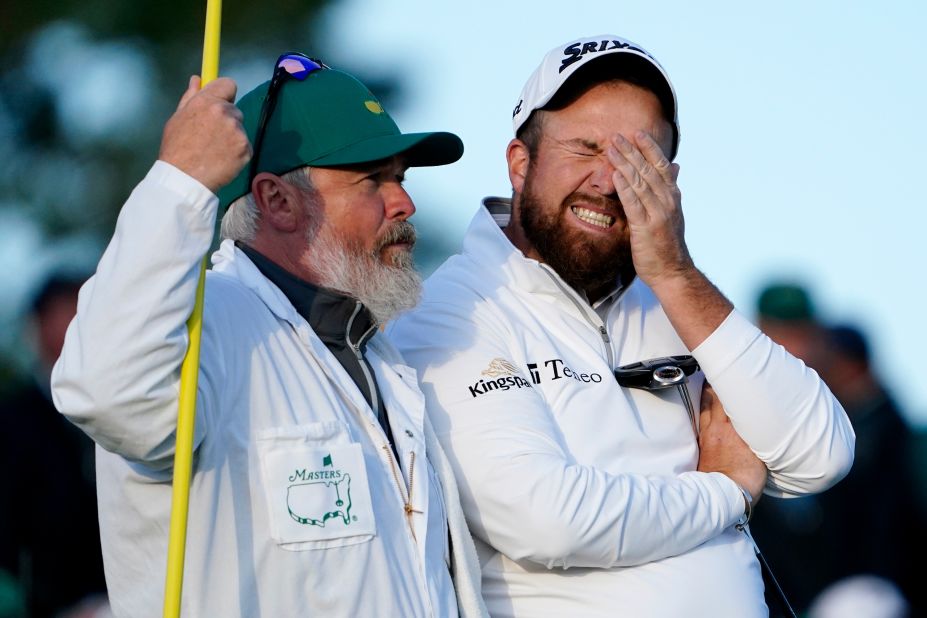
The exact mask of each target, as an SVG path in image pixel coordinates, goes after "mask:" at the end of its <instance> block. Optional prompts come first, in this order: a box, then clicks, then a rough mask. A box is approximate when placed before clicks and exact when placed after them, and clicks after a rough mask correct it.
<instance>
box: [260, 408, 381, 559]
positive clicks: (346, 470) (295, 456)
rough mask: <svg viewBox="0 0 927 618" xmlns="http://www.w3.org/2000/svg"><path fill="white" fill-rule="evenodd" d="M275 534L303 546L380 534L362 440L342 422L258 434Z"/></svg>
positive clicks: (284, 544)
mask: <svg viewBox="0 0 927 618" xmlns="http://www.w3.org/2000/svg"><path fill="white" fill-rule="evenodd" d="M256 442H257V450H258V456H259V459H260V465H261V479H262V481H263V485H264V494H265V499H266V500H267V508H268V512H269V517H270V522H271V535H272V537H273V539H274V541H275V542H276V543H277V544H278V545H279V546H280V547H281V548H283V549H286V550H290V551H302V550H310V549H326V548H330V547H344V546H347V545H355V544H358V543H365V542H367V541H370V540H371V539H372V538H373V537H374V536H376V532H377V530H376V522H375V520H374V513H373V504H372V503H371V500H370V489H369V486H368V484H367V468H366V466H365V464H364V454H363V451H362V449H361V445H360V444H357V443H355V442H351V437H350V434H349V433H348V431H347V428H346V427H345V426H344V425H343V424H342V423H340V422H338V421H328V422H318V423H308V424H306V425H298V426H291V427H278V428H274V429H269V430H265V431H262V432H260V433H259V434H257V438H256Z"/></svg>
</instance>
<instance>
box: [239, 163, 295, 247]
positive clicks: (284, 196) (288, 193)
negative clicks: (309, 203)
mask: <svg viewBox="0 0 927 618" xmlns="http://www.w3.org/2000/svg"><path fill="white" fill-rule="evenodd" d="M297 191H298V189H297V188H296V187H294V186H293V185H291V184H289V183H287V182H284V181H283V180H282V179H281V178H280V177H279V176H275V175H274V174H271V173H269V172H261V173H260V174H258V175H257V176H255V178H254V182H252V183H251V192H252V194H253V195H254V202H255V204H256V205H257V208H258V210H259V211H260V213H261V221H262V222H264V223H265V224H266V225H268V226H269V227H270V228H271V229H273V230H274V231H276V232H280V233H289V232H294V231H296V229H297V228H298V227H299V217H300V215H301V214H302V206H301V205H300V200H299V195H298V193H297Z"/></svg>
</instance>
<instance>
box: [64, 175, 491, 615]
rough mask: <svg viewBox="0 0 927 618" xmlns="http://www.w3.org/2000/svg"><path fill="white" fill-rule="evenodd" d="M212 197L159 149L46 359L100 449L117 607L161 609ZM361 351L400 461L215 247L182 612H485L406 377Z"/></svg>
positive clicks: (266, 296)
mask: <svg viewBox="0 0 927 618" xmlns="http://www.w3.org/2000/svg"><path fill="white" fill-rule="evenodd" d="M217 207H218V200H217V199H216V197H215V196H214V195H212V194H211V193H210V192H209V191H208V190H207V189H206V188H205V187H203V186H202V185H200V184H199V183H198V182H196V181H195V180H193V179H192V178H190V177H188V176H186V175H185V174H183V173H182V172H180V171H179V170H177V169H176V168H173V167H171V166H170V165H167V164H166V163H162V162H159V163H156V164H155V166H154V167H153V168H152V170H151V171H150V172H149V174H148V176H147V177H146V178H145V180H144V181H142V183H141V184H140V185H139V186H138V187H137V188H136V190H135V191H134V192H133V194H132V196H131V197H130V198H129V200H128V202H127V203H126V204H125V206H124V208H123V210H122V212H121V214H120V216H119V221H118V223H117V226H116V232H115V235H114V237H113V240H112V241H111V243H110V245H109V247H108V248H107V250H106V252H105V254H104V256H103V258H102V260H101V262H100V265H99V267H98V269H97V272H96V274H95V276H94V277H93V278H92V279H91V280H90V281H89V282H88V283H87V284H86V285H85V287H84V288H83V289H82V290H81V293H80V299H79V303H78V311H77V317H76V319H75V320H74V322H73V323H72V324H71V326H70V328H69V329H68V333H67V339H66V342H65V346H64V350H63V353H62V356H61V358H60V360H59V361H58V363H57V365H56V366H55V369H54V374H53V378H52V385H53V389H54V396H55V402H56V405H57V406H58V408H59V409H60V410H61V411H62V412H63V413H64V414H66V415H67V416H68V417H69V418H70V419H71V420H72V421H73V422H75V423H76V424H77V425H79V426H80V427H81V428H82V429H83V430H84V431H85V432H87V433H88V434H89V435H90V436H91V437H93V439H94V440H96V442H97V443H98V445H99V448H98V449H97V457H98V458H97V474H98V492H99V505H100V519H101V535H102V543H103V553H104V561H105V568H106V579H107V585H108V589H109V594H110V599H111V603H112V605H113V608H114V610H115V612H116V614H117V615H119V616H129V617H132V618H138V617H147V616H159V615H161V607H162V597H163V588H164V577H165V564H166V553H167V542H168V522H169V511H170V503H171V476H172V475H171V465H172V461H173V459H172V458H173V453H174V432H175V426H176V422H177V398H178V389H179V375H180V365H181V361H182V359H183V356H184V353H185V350H186V347H187V331H186V327H185V321H186V319H187V316H188V315H189V314H190V312H191V310H192V307H193V300H194V289H195V286H196V279H197V274H198V269H199V264H200V261H201V259H202V256H203V255H204V254H205V253H206V251H207V250H208V248H209V245H210V241H211V239H212V233H213V222H214V220H215V213H216V209H217ZM366 357H367V360H368V361H369V363H370V365H371V367H372V368H373V371H374V372H375V374H376V379H377V382H378V384H379V387H380V391H381V394H382V395H383V398H384V401H385V402H386V408H387V409H388V410H389V419H390V423H391V428H392V432H393V435H394V436H395V445H396V451H397V452H398V454H399V460H400V461H395V457H394V456H393V453H392V451H391V449H390V448H389V446H388V445H387V441H386V437H385V435H384V432H383V430H382V428H381V427H380V425H379V423H378V422H377V419H376V416H375V414H374V412H373V411H372V410H371V409H370V406H369V405H368V404H367V402H366V401H365V399H364V397H363V395H362V394H361V392H360V390H358V388H357V387H356V385H355V384H354V382H353V381H352V380H351V378H350V376H349V375H348V374H347V372H346V371H345V370H344V368H343V367H342V366H341V364H340V363H339V362H338V361H337V360H336V359H335V357H334V356H333V355H332V354H331V353H330V352H329V351H328V349H327V348H326V347H325V345H324V344H323V343H322V342H321V341H320V340H319V338H318V337H317V336H316V335H315V334H314V333H313V331H312V329H311V328H310V326H309V324H308V323H307V322H306V321H305V320H304V319H303V318H302V317H301V316H300V315H299V314H298V313H297V311H296V309H295V308H294V307H293V305H292V304H291V303H290V302H289V301H288V300H287V299H286V297H285V296H284V294H283V293H282V292H281V291H280V290H279V289H278V288H277V287H275V286H274V285H273V284H272V283H270V282H269V281H268V280H267V279H266V278H265V277H263V276H262V275H261V274H260V272H259V271H258V269H257V268H256V267H255V266H254V264H253V263H252V262H251V261H250V260H248V259H247V257H246V256H245V255H244V254H243V253H242V252H241V251H240V250H238V249H236V248H235V247H234V245H233V244H232V243H231V242H230V241H227V242H225V243H223V245H222V247H221V248H220V250H219V251H218V252H217V253H216V254H215V255H214V256H213V270H211V271H210V272H209V273H208V276H207V285H206V299H205V310H204V321H203V331H202V349H201V353H200V375H199V382H198V395H197V417H196V432H195V445H196V451H195V461H194V470H193V479H192V485H191V494H190V510H189V526H188V534H187V550H186V568H185V578H184V586H183V600H182V611H183V615H184V616H188V617H194V616H202V617H209V618H212V617H214V616H222V617H223V618H227V617H235V616H242V617H248V618H254V617H258V616H263V617H266V618H278V617H291V616H293V617H295V616H323V615H324V616H456V615H457V614H458V610H459V612H460V615H462V616H468V615H474V616H478V615H484V611H485V609H484V607H483V605H482V601H481V600H480V597H479V581H478V565H477V562H476V554H475V552H474V551H473V547H472V544H471V541H470V540H469V536H468V533H467V530H466V527H465V524H464V522H463V516H462V513H461V511H460V506H459V503H458V500H457V497H456V493H457V492H456V486H455V484H454V479H453V476H452V474H451V472H450V466H449V464H448V463H447V461H446V459H445V457H444V455H443V453H442V452H441V448H440V446H439V444H438V442H437V440H436V439H435V438H434V434H433V432H432V431H431V428H430V425H429V423H428V421H427V419H426V418H425V415H424V400H423V397H422V394H421V392H420V391H419V388H418V385H417V382H416V374H415V372H414V371H413V370H411V369H410V368H408V367H406V366H405V365H404V364H403V363H402V360H401V358H400V356H399V355H398V353H397V352H396V351H395V349H394V348H393V347H392V346H391V345H390V344H389V342H388V341H386V339H385V338H384V337H383V336H382V335H380V334H377V335H375V336H374V337H373V338H372V339H371V340H370V342H369V344H368V346H367V354H366ZM406 505H408V507H409V509H406ZM65 506H66V505H63V507H65ZM407 510H408V513H407ZM449 538H450V541H451V542H450V544H449V543H448V539H449ZM451 569H453V574H454V581H453V582H452V579H451V572H452V571H451ZM455 584H456V589H457V593H458V594H457V595H456V596H455Z"/></svg>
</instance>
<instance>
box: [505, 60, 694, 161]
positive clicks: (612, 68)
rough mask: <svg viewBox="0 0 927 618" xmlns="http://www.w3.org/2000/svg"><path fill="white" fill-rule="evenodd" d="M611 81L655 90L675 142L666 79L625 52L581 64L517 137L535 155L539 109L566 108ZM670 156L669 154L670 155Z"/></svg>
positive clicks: (540, 117) (647, 63)
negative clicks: (594, 87)
mask: <svg viewBox="0 0 927 618" xmlns="http://www.w3.org/2000/svg"><path fill="white" fill-rule="evenodd" d="M619 56H620V57H619ZM612 82H624V83H628V84H633V85H634V86H638V87H640V88H643V89H644V90H648V91H650V92H652V93H653V94H654V95H655V96H656V97H657V99H658V100H659V101H660V107H661V108H662V110H663V117H664V118H666V121H667V122H669V124H670V126H671V127H672V128H673V129H672V130H673V135H672V139H673V143H674V144H675V143H676V141H677V140H678V138H679V136H678V135H676V124H675V123H674V122H673V113H674V112H673V98H672V97H673V94H672V92H670V91H668V90H667V89H666V85H665V81H661V78H660V77H659V76H657V75H656V74H655V72H654V67H653V64H651V63H650V61H648V60H645V59H643V58H640V57H637V56H632V55H625V54H618V55H611V56H604V57H602V58H600V59H597V60H595V61H593V62H589V63H587V64H586V65H585V66H583V67H580V69H579V70H577V71H576V73H574V74H573V76H572V77H570V78H569V80H568V81H567V82H566V83H565V84H563V86H562V87H561V88H560V90H558V91H557V93H556V94H555V95H554V96H553V97H552V98H551V99H550V101H548V103H547V105H545V106H544V107H542V108H540V109H538V110H535V111H534V112H532V114H531V115H530V116H529V117H528V119H527V120H526V121H525V122H524V124H522V125H521V128H519V130H518V132H517V133H516V134H515V137H516V138H518V139H519V140H520V141H522V142H524V144H525V145H526V146H527V147H528V153H529V154H530V155H531V156H532V157H534V156H535V155H536V154H537V148H538V144H539V143H540V141H541V136H542V135H543V127H542V125H543V114H539V113H538V112H539V111H557V110H561V109H564V108H565V107H569V106H570V105H572V104H573V103H574V102H575V101H576V100H577V99H579V98H580V97H581V96H583V95H584V94H586V92H588V91H589V90H590V89H591V88H592V87H593V86H597V85H599V84H605V83H612ZM669 156H670V153H667V157H669Z"/></svg>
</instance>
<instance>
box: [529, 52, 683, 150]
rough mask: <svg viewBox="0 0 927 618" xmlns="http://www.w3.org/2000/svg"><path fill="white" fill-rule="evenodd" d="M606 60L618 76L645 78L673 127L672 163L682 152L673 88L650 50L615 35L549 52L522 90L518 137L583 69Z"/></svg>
mask: <svg viewBox="0 0 927 618" xmlns="http://www.w3.org/2000/svg"><path fill="white" fill-rule="evenodd" d="M604 58H608V59H609V61H610V62H613V63H614V66H615V67H616V75H617V76H621V75H622V73H620V72H619V68H621V69H624V68H627V69H631V70H632V71H633V72H634V73H635V74H636V75H638V76H639V77H642V78H644V79H645V81H646V86H647V87H648V88H649V89H650V90H652V91H653V93H654V94H655V95H656V96H657V98H658V99H660V103H661V104H662V105H663V110H664V113H665V114H666V116H667V120H668V121H670V122H671V123H672V125H673V147H672V152H670V153H668V154H669V158H670V159H673V158H674V157H675V156H676V152H677V151H678V150H679V114H678V107H677V105H676V91H675V90H674V89H673V84H672V82H670V79H669V76H668V75H667V74H666V71H664V70H663V67H662V66H660V63H659V62H657V60H656V58H654V57H653V56H651V55H650V53H649V52H648V51H647V50H645V49H644V48H643V47H641V46H640V45H638V44H637V43H635V42H633V41H629V40H627V39H623V38H621V37H619V36H616V35H614V34H600V35H598V36H588V37H583V38H581V39H576V40H575V41H570V42H569V43H566V44H564V45H558V46H557V47H555V48H553V49H552V50H550V51H549V52H547V55H546V56H544V60H542V61H541V65H540V66H539V67H538V68H537V69H535V71H534V73H532V74H531V77H529V78H528V81H527V83H525V87H524V88H522V91H521V96H520V97H519V99H518V104H517V105H516V106H515V109H514V110H513V112H512V126H513V128H514V130H515V133H516V135H517V134H518V129H520V128H521V126H522V125H523V124H525V122H526V121H527V120H528V118H529V117H530V116H531V113H532V112H533V111H534V110H536V109H541V108H542V107H544V106H545V105H547V104H548V103H549V102H550V100H551V99H553V98H554V95H556V94H557V92H558V91H559V90H560V88H562V87H563V85H564V84H565V83H567V81H568V80H569V79H570V78H571V77H573V76H574V75H575V74H576V73H577V72H578V71H579V70H580V69H581V68H583V67H587V66H589V65H591V64H596V65H598V64H599V63H597V62H596V61H599V60H601V59H604Z"/></svg>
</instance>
